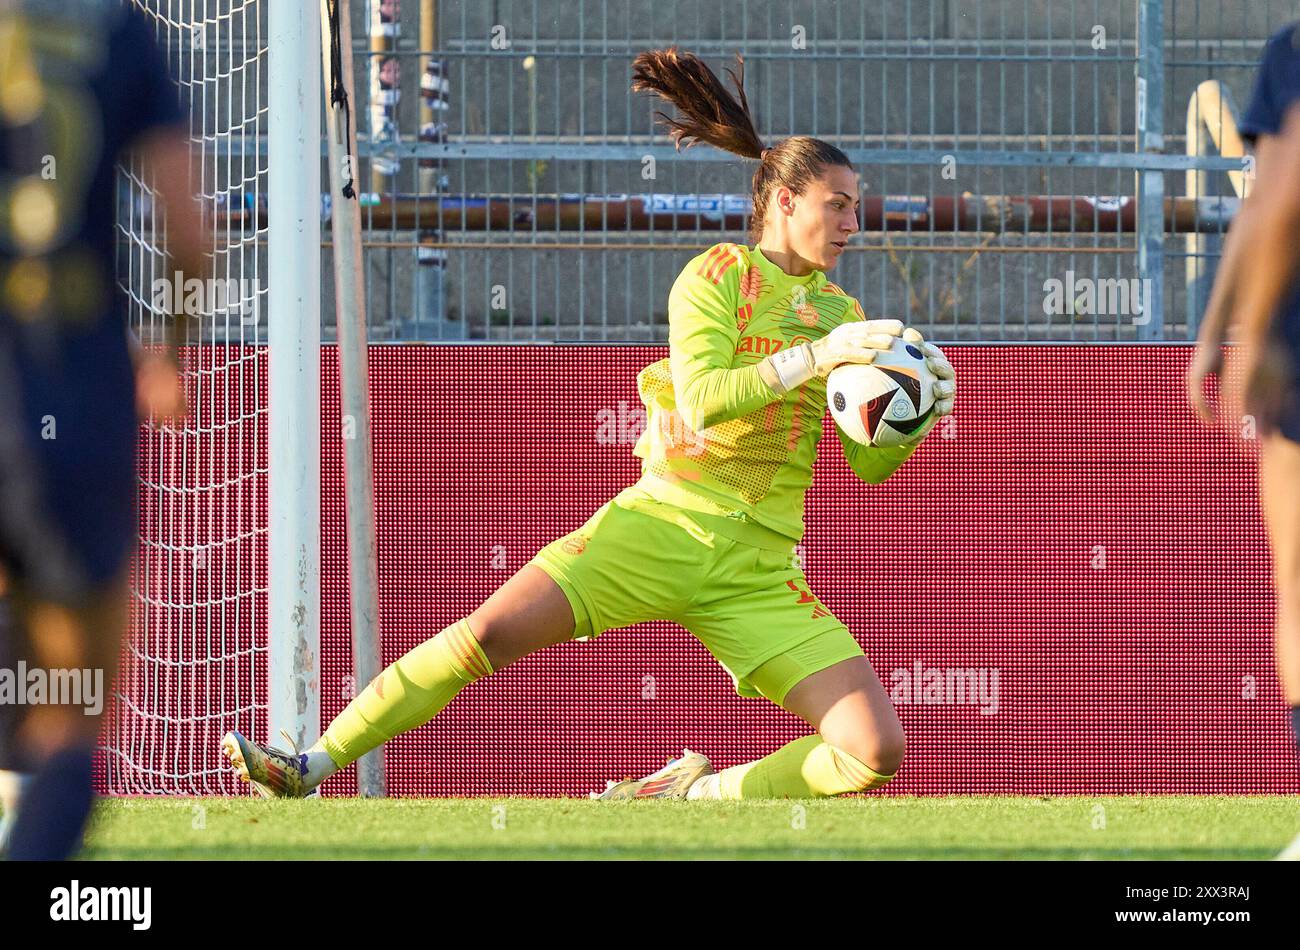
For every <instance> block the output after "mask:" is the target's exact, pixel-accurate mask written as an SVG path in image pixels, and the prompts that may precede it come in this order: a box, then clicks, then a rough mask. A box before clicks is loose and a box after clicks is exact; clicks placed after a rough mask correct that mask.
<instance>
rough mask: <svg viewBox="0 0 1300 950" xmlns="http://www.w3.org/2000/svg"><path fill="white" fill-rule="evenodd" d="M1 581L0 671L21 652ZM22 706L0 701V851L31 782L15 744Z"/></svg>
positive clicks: (13, 665)
mask: <svg viewBox="0 0 1300 950" xmlns="http://www.w3.org/2000/svg"><path fill="white" fill-rule="evenodd" d="M4 587H5V581H4V576H3V572H0V670H11V669H16V668H17V659H18V656H19V655H20V653H21V649H20V646H19V643H18V634H19V629H18V628H17V627H16V626H15V625H14V624H13V623H12V621H11V618H10V616H9V613H10V608H9V601H8V599H7V598H6V597H5V596H4V595H5V590H4ZM26 708H27V707H26V706H21V705H19V704H18V703H0V808H3V809H4V815H3V816H2V817H0V854H4V852H5V851H6V849H7V848H8V843H9V832H10V831H11V830H12V829H13V822H14V817H15V816H16V815H17V812H18V805H19V803H20V802H21V800H22V796H23V791H24V789H25V787H26V785H27V784H28V783H29V782H30V781H31V775H30V774H29V769H30V764H29V763H28V762H26V761H25V760H24V758H23V755H22V752H21V750H20V749H19V747H18V729H19V727H20V726H21V725H22V712H23V711H24V710H25V709H26Z"/></svg>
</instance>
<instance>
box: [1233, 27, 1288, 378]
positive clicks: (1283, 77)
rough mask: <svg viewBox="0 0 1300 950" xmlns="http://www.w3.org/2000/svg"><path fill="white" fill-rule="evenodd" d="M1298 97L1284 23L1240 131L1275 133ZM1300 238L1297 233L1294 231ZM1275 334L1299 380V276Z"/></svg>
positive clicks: (1256, 134) (1270, 48) (1264, 63)
mask: <svg viewBox="0 0 1300 950" xmlns="http://www.w3.org/2000/svg"><path fill="white" fill-rule="evenodd" d="M1297 101H1300V23H1292V24H1291V25H1289V26H1286V27H1283V28H1282V29H1280V30H1278V31H1277V32H1276V33H1274V34H1273V35H1272V36H1271V37H1269V40H1268V45H1266V46H1265V47H1264V58H1263V61H1262V62H1261V63H1260V66H1259V72H1258V73H1257V74H1256V76H1255V89H1254V92H1253V93H1252V94H1251V97H1250V105H1249V106H1248V107H1247V108H1246V114H1245V115H1244V116H1243V117H1242V121H1241V134H1242V135H1243V136H1244V137H1245V138H1247V139H1248V140H1250V141H1251V142H1254V140H1255V139H1257V138H1258V137H1259V136H1261V135H1277V134H1279V133H1280V132H1281V129H1282V122H1283V119H1284V118H1285V116H1286V112H1287V109H1288V108H1289V107H1290V106H1292V105H1294V104H1295V103H1296V102H1297ZM1297 240H1300V235H1297ZM1274 332H1275V334H1276V335H1277V336H1278V337H1279V338H1280V339H1281V340H1283V341H1284V342H1285V343H1286V344H1287V345H1288V346H1289V348H1290V350H1291V353H1292V354H1293V356H1294V357H1295V360H1294V361H1293V362H1295V363H1296V364H1297V370H1296V374H1297V378H1298V380H1300V279H1297V280H1296V281H1295V282H1293V283H1292V285H1291V289H1290V291H1289V292H1288V293H1287V295H1286V297H1285V298H1284V300H1283V303H1282V306H1281V309H1280V310H1279V311H1278V313H1277V317H1276V320H1275V323H1274Z"/></svg>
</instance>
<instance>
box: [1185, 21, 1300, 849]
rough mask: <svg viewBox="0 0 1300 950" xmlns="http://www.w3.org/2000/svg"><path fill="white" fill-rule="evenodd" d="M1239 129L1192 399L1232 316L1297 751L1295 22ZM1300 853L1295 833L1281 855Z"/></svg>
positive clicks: (1239, 412)
mask: <svg viewBox="0 0 1300 950" xmlns="http://www.w3.org/2000/svg"><path fill="white" fill-rule="evenodd" d="M1241 133H1242V135H1243V137H1245V138H1247V139H1248V140H1250V139H1253V140H1254V142H1255V170H1256V180H1255V183H1254V187H1253V189H1252V191H1251V193H1250V197H1249V198H1248V200H1246V201H1245V202H1244V203H1243V205H1242V209H1241V212H1240V213H1239V214H1238V216H1237V220H1235V221H1234V222H1233V225H1232V229H1231V231H1230V232H1229V235H1228V240H1227V241H1226V242H1225V245H1224V251H1223V261H1222V264H1221V266H1220V269H1219V274H1218V278H1217V280H1216V281H1215V286H1214V291H1213V292H1212V294H1211V297H1210V304H1209V306H1208V308H1207V310H1206V317H1205V322H1204V324H1203V325H1202V328H1201V335H1200V340H1199V341H1198V346H1197V354H1196V357H1195V359H1194V360H1193V363H1192V366H1191V368H1190V369H1189V370H1188V374H1187V390H1188V399H1189V400H1190V401H1191V403H1192V406H1193V408H1194V409H1195V410H1196V411H1197V414H1198V415H1200V416H1201V417H1202V418H1203V419H1205V420H1206V421H1211V420H1212V419H1213V413H1212V412H1211V410H1210V408H1209V404H1208V402H1207V401H1206V398H1205V394H1204V390H1203V388H1202V386H1203V383H1204V380H1205V377H1206V376H1208V375H1211V374H1213V373H1217V372H1218V371H1219V369H1220V362H1221V349H1220V347H1221V345H1222V343H1223V340H1224V337H1225V334H1226V330H1227V327H1228V325H1229V323H1231V324H1232V325H1234V326H1235V328H1236V335H1237V338H1238V343H1239V346H1240V358H1241V369H1242V372H1241V373H1240V374H1239V376H1238V377H1237V378H1238V380H1239V382H1238V384H1237V386H1236V387H1235V388H1233V389H1230V390H1228V391H1226V392H1225V393H1224V403H1225V405H1226V406H1227V408H1228V411H1229V418H1230V419H1233V420H1236V419H1238V418H1240V417H1243V416H1247V415H1249V416H1253V417H1254V419H1255V422H1256V427H1257V430H1258V435H1259V439H1260V449H1259V498H1260V508H1261V510H1262V511H1263V514H1264V521H1265V524H1266V525H1267V528H1268V536H1269V542H1270V544H1271V546H1272V553H1273V583H1274V586H1275V588H1276V595H1277V612H1276V616H1275V621H1274V653H1275V657H1276V663H1277V672H1278V678H1279V679H1280V680H1281V683H1282V691H1283V694H1284V696H1285V698H1286V701H1287V703H1288V704H1289V705H1290V707H1291V728H1292V730H1293V733H1294V737H1295V741H1296V746H1297V749H1298V750H1300V23H1298V24H1292V25H1290V26H1288V27H1286V28H1285V29H1283V30H1280V31H1279V32H1277V33H1276V34H1274V35H1273V37H1272V38H1270V39H1269V41H1268V45H1267V47H1266V48H1265V51H1264V59H1263V62H1262V63H1261V65H1260V69H1259V73H1258V75H1257V77H1256V80H1255V89H1254V93H1253V95H1252V97H1251V101H1250V105H1249V107H1248V108H1247V109H1246V113H1245V116H1244V117H1243V119H1242V123H1241ZM1284 856H1286V857H1292V858H1300V838H1298V839H1297V840H1296V843H1295V844H1293V845H1292V846H1291V847H1290V848H1288V849H1287V851H1286V852H1284Z"/></svg>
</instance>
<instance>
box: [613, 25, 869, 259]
mask: <svg viewBox="0 0 1300 950" xmlns="http://www.w3.org/2000/svg"><path fill="white" fill-rule="evenodd" d="M736 65H737V67H738V68H739V72H733V71H732V70H731V69H727V71H726V72H727V76H728V78H729V79H730V80H731V84H732V86H734V87H735V90H736V94H735V95H734V96H733V95H732V94H731V93H730V92H728V91H727V88H726V87H725V86H723V85H722V82H721V81H720V80H719V79H718V77H717V76H715V75H714V74H713V71H712V70H711V69H709V67H708V66H706V65H704V63H703V62H702V61H701V60H700V58H699V57H698V56H696V55H695V54H694V53H689V52H686V51H684V50H679V49H678V48H677V47H675V46H670V47H668V49H656V50H647V51H646V52H644V53H642V54H641V55H639V56H638V57H637V58H636V59H634V60H633V61H632V91H633V92H651V93H654V94H655V95H656V96H658V97H659V98H660V99H664V100H666V101H668V102H671V103H672V104H673V105H675V106H676V107H677V109H678V111H679V112H680V113H681V117H680V118H676V119H674V118H672V117H670V116H668V115H666V114H665V113H663V112H656V113H655V115H656V116H658V117H659V120H660V121H661V122H662V123H663V124H664V125H665V126H667V127H668V134H669V135H670V136H672V140H673V142H674V144H676V146H677V148H679V149H680V148H690V147H691V146H692V145H695V144H697V143H699V142H707V143H708V144H709V145H713V146H716V147H717V148H720V149H723V150H724V151H727V152H731V153H732V154H733V155H740V156H742V157H744V158H756V159H758V160H759V165H758V171H756V172H754V182H753V186H752V188H753V200H754V217H753V219H752V220H751V222H750V232H751V234H752V235H753V238H754V240H755V241H757V240H758V239H759V238H761V237H762V236H763V219H764V218H765V217H766V215H767V202H768V199H769V198H771V195H772V192H773V191H774V190H775V189H776V188H777V187H778V186H780V185H785V186H786V187H787V188H789V189H790V190H791V191H792V192H794V193H795V194H796V195H801V194H803V193H804V191H805V190H806V189H807V187H808V185H809V184H811V183H812V182H813V181H814V180H815V179H817V178H820V177H821V175H822V173H823V172H825V171H826V169H827V167H829V166H831V165H843V166H844V167H845V168H852V167H853V163H852V162H850V161H849V157H848V156H847V155H845V154H844V153H843V152H841V151H840V150H839V149H838V148H836V147H835V146H834V145H831V144H830V143H829V142H823V141H822V140H821V139H815V138H812V137H811V136H808V135H795V136H792V137H791V138H788V139H782V140H781V141H779V142H777V143H776V144H775V145H773V146H772V147H771V148H765V147H764V146H763V140H762V139H761V138H760V137H759V135H758V130H757V129H756V128H755V127H754V117H753V115H752V114H751V113H750V111H749V100H748V99H747V98H745V60H744V58H743V57H741V56H740V55H739V54H737V55H736Z"/></svg>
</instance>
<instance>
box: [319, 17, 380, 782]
mask: <svg viewBox="0 0 1300 950" xmlns="http://www.w3.org/2000/svg"><path fill="white" fill-rule="evenodd" d="M331 2H332V3H333V5H334V6H335V7H336V8H337V9H336V13H337V18H336V19H337V21H338V23H337V28H338V33H339V35H338V36H333V35H332V32H333V29H334V24H333V23H332V22H331V17H330V7H331ZM321 54H322V55H321V63H322V66H323V69H324V75H325V89H326V98H327V101H326V109H325V117H326V126H327V128H326V131H327V133H328V135H327V138H328V139H329V169H330V214H331V220H332V222H333V228H332V231H333V245H334V297H335V300H336V301H337V307H338V310H337V314H336V319H337V321H338V349H339V384H340V387H341V390H342V407H343V417H342V419H340V420H339V425H340V429H339V432H340V436H341V438H342V439H343V463H344V473H345V481H346V484H347V530H348V566H349V571H348V579H349V591H350V593H351V595H352V670H353V676H354V682H355V685H356V688H357V689H358V690H360V689H363V688H364V687H365V684H367V683H369V682H370V681H371V680H372V679H374V678H375V677H376V676H377V675H378V674H379V671H380V669H382V667H381V665H380V652H379V556H378V553H377V550H376V546H375V485H374V472H373V468H372V465H371V455H372V453H371V440H370V387H369V367H368V362H367V343H368V341H367V337H366V304H365V277H364V275H363V274H362V270H361V205H360V204H359V203H358V201H357V191H356V181H355V179H356V175H357V167H356V159H355V157H354V156H355V154H356V147H357V142H356V127H355V126H354V125H353V123H352V121H351V115H350V113H351V111H352V103H354V102H355V101H356V99H355V97H354V90H353V88H352V86H353V83H352V20H351V11H350V10H349V9H348V0H321ZM335 56H337V57H338V59H339V62H338V64H337V65H338V69H339V73H340V75H335V74H334V66H335V64H334V62H333V59H334V57H335ZM336 83H337V84H340V85H341V88H342V92H343V94H344V96H345V97H346V99H345V101H344V102H337V101H334V97H333V96H332V95H330V90H331V89H332V88H334V87H335V85H336ZM345 110H346V111H345ZM357 792H358V794H360V795H361V797H362V798H382V797H383V796H384V750H383V749H382V748H379V749H376V750H374V751H373V752H371V753H368V754H367V755H363V756H362V757H361V758H360V759H359V760H358V761H357Z"/></svg>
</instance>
